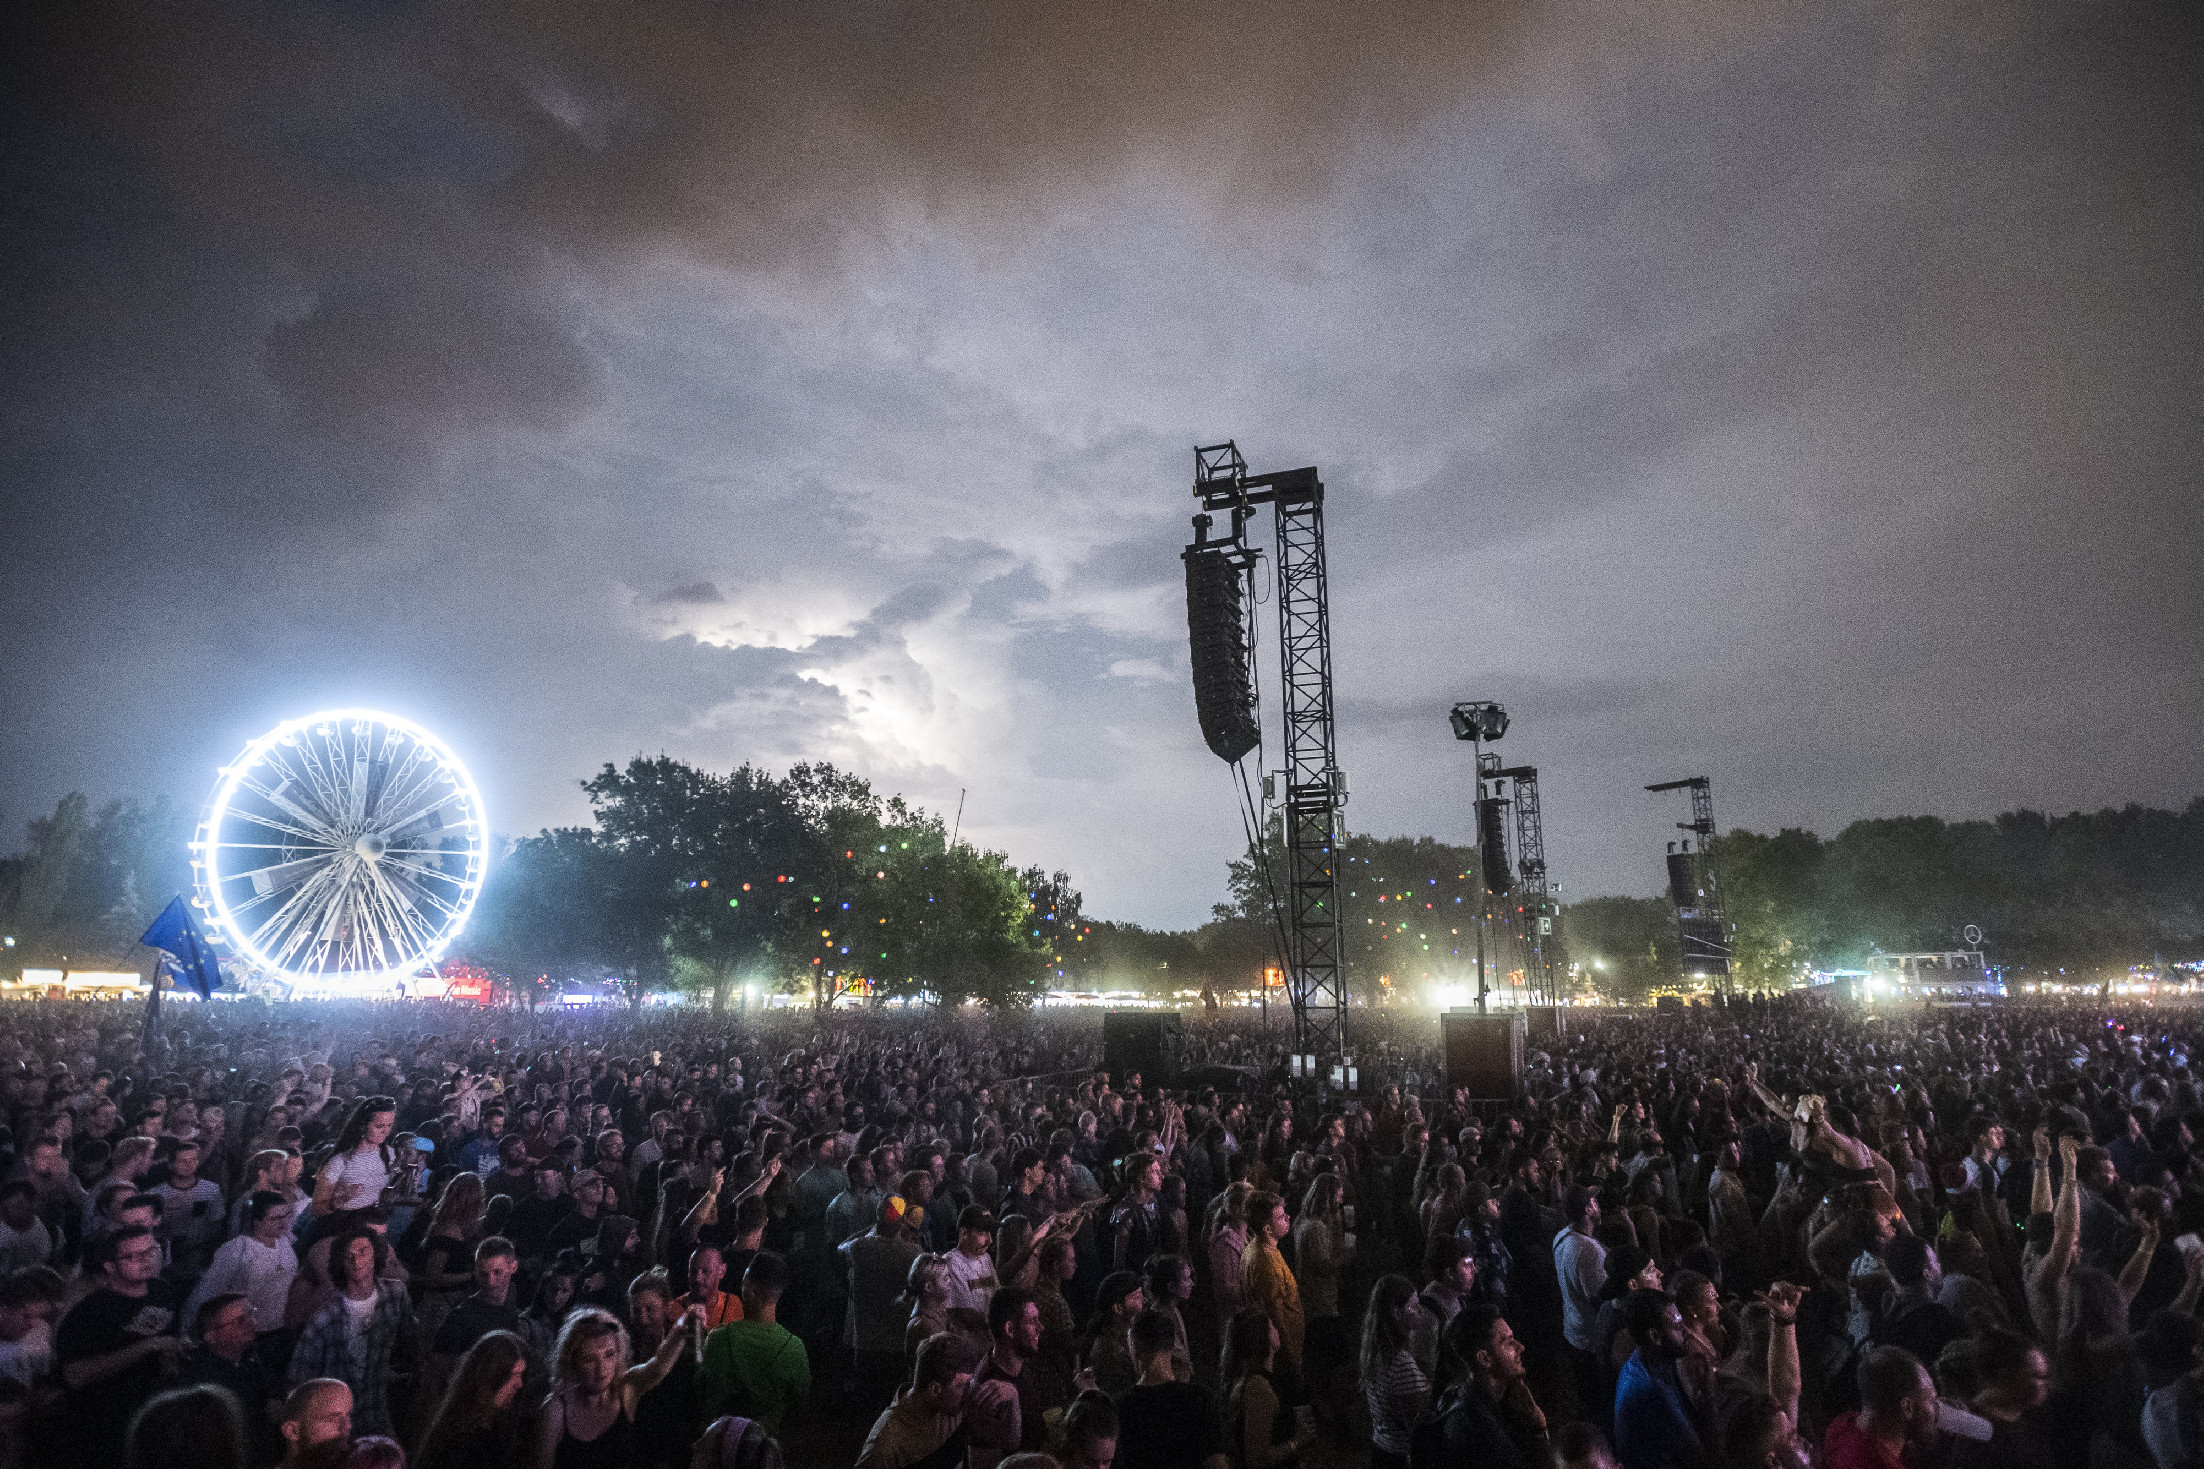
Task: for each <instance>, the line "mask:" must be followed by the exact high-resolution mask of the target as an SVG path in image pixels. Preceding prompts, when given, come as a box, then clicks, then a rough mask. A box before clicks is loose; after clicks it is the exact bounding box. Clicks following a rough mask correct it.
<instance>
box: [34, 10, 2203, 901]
mask: <svg viewBox="0 0 2204 1469" xmlns="http://www.w3.org/2000/svg"><path fill="white" fill-rule="evenodd" d="M2198 17H2199V7H2197V6H2194V5H2192V4H2172V3H2168V4H2156V5H2148V4H2127V3H2090V4H2066V5H2046V4H2033V3H2027V0H2020V3H1996V4H1977V5H1953V4H1933V3H1931V4H1905V5H1900V4H1882V5H1865V4H1851V3H1845V0H1834V3H1817V4H1789V5H1786V4H1766V5H1761V4H1737V5H1714V4H1706V3H1697V4H1679V5H1661V4H1652V5H1622V4H1614V5H1607V6H1599V5H1588V4H1567V3H1564V4H1552V5H1545V4H1519V3H1518V4H1501V5H1493V6H1489V7H1479V6H1466V5H1445V6H1427V5H1414V4H1405V3H1389V4H1386V5H1382V6H1353V5H1345V4H1337V5H1272V6H1228V5H1223V4H1202V3H1191V0H1169V3H1160V4H1152V5H1151V4H1128V3H1122V0H1117V3H1111V4H1108V5H1103V4H1100V3H1075V4H1061V5H1054V4H1052V5H1030V4H1019V5H1009V4H1003V5H988V4H967V5H887V4H863V3H842V4H831V5H817V4H795V3H790V4H718V5H702V4H698V5H681V4H675V3H664V4H651V5H604V4H589V5H580V4H573V5H562V4H550V3H544V0H524V3H520V0H516V3H509V4H470V3H452V4H440V5H434V6H431V5H418V4H400V3H388V4H379V5H361V4H348V5H341V6H340V5H329V4H310V3H309V4H291V3H286V4H280V5H265V6H263V5H253V4H245V3H237V0H227V3H221V4H207V5H198V4H188V3H164V4H161V5H144V4H127V5H125V4H93V3H84V0H75V3H67V4H54V5H38V6H30V7H24V8H19V9H18V10H17V11H16V12H15V14H14V18H13V19H11V20H9V21H8V22H6V25H7V26H8V28H9V31H8V40H7V43H6V45H5V47H4V49H0V116H4V117H5V126H6V134H7V135H6V141H5V147H4V148H0V170H4V178H0V182H4V185H5V197H4V200H0V211H4V219H5V236H4V238H5V250H6V271H5V284H4V286H0V372H4V373H5V378H6V392H5V394H4V404H0V412H4V413H5V419H4V422H0V494H4V495H5V504H4V507H0V508H4V516H5V519H4V522H0V523H4V524H5V526H6V535H5V541H4V545H5V548H6V554H5V561H4V565H5V575H4V577H0V673H4V675H5V685H4V687H5V690H6V694H5V698H6V710H7V713H6V718H5V720H4V721H0V821H4V822H5V837H4V838H0V845H12V844H14V843H16V842H18V841H20V833H21V831H22V825H21V823H22V822H23V821H24V820H25V819H26V818H28V817H30V816H33V815H36V814H38V813H39V812H40V811H42V810H50V809H51V807H52V804H53V802H54V801H55V800H56V799H57V798H58V797H59V796H60V795H61V794H63V793H64V792H65V791H68V790H70V789H73V788H81V789H83V790H85V791H87V792H88V793H90V794H91V795H93V796H94V798H95V799H105V798H110V797H116V796H124V795H137V796H141V797H152V796H156V795H160V794H164V793H166V794H168V795H170V796H171V797H172V798H174V799H177V800H179V801H182V802H184V803H186V804H190V805H196V804H197V803H198V802H199V801H201V800H203V799H204V798H205V796H206V794H207V791H208V790H209V788H210V787H211V785H212V783H213V778H214V773H215V767H216V766H217V765H218V764H221V763H222V762H224V761H225V760H227V759H228V758H230V757H231V756H232V755H233V754H235V753H236V751H237V749H238V748H239V747H241V746H242V745H243V743H244V742H245V741H246V740H247V739H249V738H250V737H252V736H253V735H256V734H258V733H259V732H261V731H262V730H263V729H265V728H267V727H269V726H271V725H273V724H274V723H276V722H277V721H278V720H279V719H282V718H284V717H286V716H290V715H294V714H299V713H304V712H307V711H309V710H312V709H316V708H320V707H324V706H328V705H338V704H362V705H369V706H380V707H386V708H389V709H391V710H392V711H393V712H398V713H402V714H406V715H409V716H411V717H414V718H417V719H419V720H421V721H422V722H424V723H426V724H428V725H429V726H430V727H432V728H434V729H436V730H437V731H439V732H440V733H441V734H443V735H444V737H445V738H446V739H447V740H448V741H450V742H451V743H452V744H453V745H454V746H455V747H456V748H457V749H458V750H459V752H460V753H461V754H462V756H463V757H465V758H466V759H467V760H468V762H469V764H470V765H471V766H472V767H473V769H474V771H475V773H476V775H477V777H478V778H479V780H480V782H481V784H482V787H483V790H484V794H485V796H486V799H487V801H488V804H489V807H490V813H491V817H492V824H493V826H494V827H495V828H497V829H498V830H500V831H503V832H507V833H519V832H526V831H533V830H534V829H536V828H537V827H539V826H542V825H545V824H554V823H563V822H571V821H575V820H578V819H580V818H581V817H582V816H583V815H584V814H585V812H586V806H585V803H584V802H583V799H582V797H581V794H580V792H579V790H578V787H577V784H576V782H577V781H578V780H579V779H580V778H581V777H584V776H586V775H588V774H589V773H591V772H592V771H593V770H594V769H595V768H596V767H597V766H598V765H599V764H601V763H602V762H603V761H605V760H608V759H611V760H622V759H625V758H626V757H628V756H630V755H633V754H635V753H638V752H647V753H657V752H659V751H664V752H666V753H669V754H672V755H675V756H679V757H681V758H684V759H689V760H694V761H698V762H702V763H705V764H709V765H713V766H720V767H724V766H728V765H732V764H734V763H737V762H740V761H742V760H746V759H747V760H753V761H758V762H762V763H765V764H767V765H770V766H775V767H781V766H785V765H786V764H788V763H789V762H791V761H794V760H798V759H804V758H825V759H831V760H834V761H837V762H840V763H842V764H845V765H847V766H849V767H851V768H853V769H856V770H858V771H860V772H862V773H864V774H865V775H867V776H869V777H871V778H872V779H873V780H874V781H875V783H876V784H877V785H879V786H880V787H882V788H884V789H887V790H897V791H902V792H905V793H907V794H909V795H911V796H912V797H914V798H916V799H919V800H921V801H924V802H926V803H927V804H929V805H932V806H935V807H936V808H938V809H941V810H942V811H943V812H944V813H947V812H950V811H953V810H954V808H955V806H956V803H957V800H958V793H959V791H960V789H964V790H968V791H969V797H968V801H967V805H966V808H965V817H964V830H965V833H966V834H967V835H969V836H973V837H976V838H978V839H980V840H981V841H983V842H986V843H989V844H992V845H996V846H1000V847H1003V848H1005V849H1007V850H1008V851H1009V852H1010V853H1011V854H1012V855H1013V856H1014V857H1015V858H1016V859H1018V860H1019V861H1021V862H1026V861H1037V862H1043V863H1046V864H1048V865H1050V866H1061V867H1065V868H1068V869H1069V870H1070V871H1071V873H1072V874H1073V876H1074V878H1075V880H1076V881H1077V882H1078V884H1079V885H1080V886H1081V887H1082V888H1083V889H1084V890H1085V892H1086V894H1087V900H1088V908H1089V911H1091V912H1094V913H1097V914H1100V915H1105V916H1111V917H1121V918H1128V919H1133V920H1137V921H1140V922H1144V923H1148V924H1153V925H1167V926H1183V925H1187V924H1190V923H1193V922H1197V921H1199V920H1200V919H1202V918H1203V917H1205V916H1206V914H1207V910H1208V907H1209V905H1210V904H1211V903H1212V902H1214V901H1217V900H1218V899H1219V898H1221V897H1222V896H1223V891H1222V890H1223V880H1222V879H1223V865H1224V863H1225V861H1226V859H1227V858H1228V857H1230V856H1231V855H1233V854H1234V852H1235V851H1236V850H1237V848H1238V847H1239V845H1240V827H1239V824H1238V820H1237V818H1236V817H1235V815H1234V806H1233V795H1232V790H1231V787H1230V785H1229V783H1228V778H1227V773H1226V771H1225V769H1224V768H1223V767H1222V766H1221V765H1220V764H1219V763H1218V762H1217V761H1216V760H1215V759H1214V757H1212V756H1211V755H1210V754H1209V753H1208V752H1207V750H1206V749H1205V748H1204V747H1203V745H1202V742H1201V738H1200V735H1199V733H1198V731H1197V729H1196V726H1195V722H1194V713H1193V699H1192V695H1191V692H1190V688H1189V685H1188V678H1187V671H1186V650H1185V628H1184V610H1183V601H1182V590H1181V584H1180V580H1179V577H1180V567H1179V562H1178V557H1177V552H1178V549H1179V547H1180V545H1181V544H1182V543H1183V542H1184V541H1185V540H1186V539H1188V527H1187V516H1188V515H1189V514H1190V513H1191V511H1192V509H1193V504H1192V501H1191V498H1190V495H1189V492H1188V489H1189V482H1190V480H1191V476H1192V455H1191V453H1190V450H1191V448H1192V446H1193V445H1194V444H1195V443H1197V442H1209V441H1213V440H1217V439H1222V438H1227V437H1231V438H1236V439H1237V440H1238V441H1239V443H1240V445H1241V447H1242V448H1243V450H1244V451H1245V452H1246V453H1247V454H1248V456H1249V458H1250V460H1251V461H1252V463H1253V465H1254V467H1255V468H1257V469H1273V468H1287V467H1291V466H1294V465H1300V464H1308V463H1314V464H1317V465H1319V466H1321V468H1322V470H1323V475H1324V479H1325V482H1326V485H1327V487H1328V490H1329V502H1328V503H1329V515H1328V528H1329V532H1330V551H1331V562H1330V566H1331V577H1332V581H1331V585H1332V594H1333V624H1332V626H1333V647H1334V661H1335V666H1336V669H1337V673H1338V681H1339V682H1338V689H1339V701H1340V730H1339V748H1340V759H1341V763H1342V765H1343V766H1344V768H1345V769H1346V771H1347V775H1348V779H1349V783H1350V787H1351V789H1352V792H1353V798H1352V801H1351V804H1350V805H1349V807H1348V810H1347V816H1348V819H1349V822H1350V824H1351V825H1352V826H1353V827H1355V828H1357V829H1360V830H1364V831H1369V832H1373V833H1376V834H1379V835H1394V834H1399V833H1404V832H1431V833H1433V834H1436V835H1439V836H1442V837H1448V838H1452V839H1463V838H1465V837H1466V836H1467V834H1468V832H1469V830H1470V826H1471V822H1470V819H1469V807H1468V791H1467V788H1466V780H1465V776H1466V770H1467V766H1468V752H1467V749H1466V747H1463V746H1458V745H1456V744H1455V743H1454V742H1453V740H1452V739H1451V738H1450V737H1449V735H1448V732H1447V727H1446V718H1445V714H1446V709H1447V707H1448V706H1449V705H1450V704H1452V703H1453V702H1454V701H1456V700H1458V699H1466V698H1491V699H1498V700H1500V701H1502V702H1503V703H1505V704H1506V705H1507V706H1508V707H1509V709H1510V710H1511V712H1512V713H1513V715H1514V717H1515V727H1514V729H1513V731H1512V732H1511V733H1510V734H1509V736H1508V739H1507V741H1506V744H1505V746H1504V747H1503V752H1504V753H1505V754H1506V755H1507V756H1508V757H1509V758H1510V759H1511V760H1517V761H1529V762H1533V763H1536V764H1538V765H1539V766H1540V767H1541V768H1542V769H1543V771H1544V782H1543V784H1544V789H1545V799H1546V820H1547V833H1548V852H1549V857H1550V860H1551V862H1552V866H1553V871H1554V873H1555V875H1556V877H1557V878H1558V880H1559V882H1560V883H1561V885H1562V889H1563V893H1564V896H1566V897H1571V898H1576V897H1585V896H1590V895H1592V894H1595V893H1605V892H1617V891H1620V892H1638V893H1651V892H1653V891H1655V890H1656V889H1657V887H1658V885H1659V881H1660V870H1659V853H1660V851H1661V848H1662V844H1663V843H1664V841H1665V840H1667V839H1668V838H1669V837H1670V836H1673V835H1674V832H1673V828H1672V823H1673V822H1674V821H1676V820H1680V819H1682V818H1683V817H1684V816H1685V814H1686V812H1685V810H1684V808H1683V802H1682V798H1681V797H1680V796H1671V797H1667V798H1658V797H1650V796H1646V795H1645V794H1643V793H1642V792H1641V791H1640V789H1639V787H1640V786H1642V785H1643V784H1645V783H1646V782H1647V781H1650V780H1657V779H1662V778H1666V777H1671V776H1678V775H1687V774H1699V773H1704V774H1707V775H1710V776H1712V777H1713V780H1714V794H1715V800H1716V814H1717V816H1718V817H1719V818H1720V819H1721V821H1722V824H1723V825H1724V826H1725V827H1727V826H1730V825H1748V826H1753V827H1757V828H1762V829H1768V828H1773V827H1777V826H1781V825H1797V824H1805V825H1809V826H1813V827H1815V828H1817V829H1820V830H1822V831H1824V832H1825V833H1828V832H1834V831H1835V830H1837V829H1839V828H1841V827H1842V826H1843V825H1844V824H1845V823H1847V822H1849V821H1851V820H1854V819H1857V818H1860V817H1865V816H1877V815H1896V814H1905V813H1912V812H1934V813H1938V814H1941V815H1945V816H1951V817H1967V816H1983V815H1988V814H1991V813H1994V812H1996V811H1999V810H2002V809H2007V808H2010V807H2013V806H2018V805H2028V806H2035V807H2039V808H2050V809H2053V810H2059V811H2064V810H2069V809H2074V808H2078V807H2079V808H2085V807H2093V806H2097V805H2103V804H2108V803H2123V802H2127V801H2131V800H2133V801H2142V802H2146V803H2157V804H2175V803H2181V802H2185V801H2186V800H2188V799H2189V798H2191V797H2193V796H2194V795H2196V794H2198V792H2199V790H2200V788H2204V780H2200V771H2204V733H2200V730H2204V660H2200V658H2199V654H2198V647H2199V641H2198V640H2199V634H2200V632H2204V612H2200V610H2199V609H2200V600H2204V592H2200V590H2199V588H2200V586H2204V576H2200V575H2199V570H2198V557H2199V548H2200V545H2204V534H2200V533H2204V509H2200V503H2204V497H2200V494H2199V472H2198V465H2199V451H2200V449H2204V429H2200V427H2199V424H2200V422H2204V418H2200V411H2204V401H2200V399H2204V390H2200V385H2204V374H2200V370H2199V369H2200V366H2204V362H2200V358H2204V310H2200V286H2199V279H2200V274H2204V247H2200V244H2199V241H2200V240H2204V190H2200V181H2204V86H2199V85H2198V84H2197V82H2196V78H2197V77H2199V76H2204V22H2200V20H2199V18H2198ZM1266 534H1267V532H1266ZM1275 686H1276V682H1275V676H1274V675H1269V676H1266V687H1267V688H1270V689H1275ZM1271 735H1272V742H1273V743H1272V750H1273V756H1274V758H1275V751H1276V724H1275V716H1273V717H1272V720H1271Z"/></svg>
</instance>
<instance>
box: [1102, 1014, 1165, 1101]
mask: <svg viewBox="0 0 2204 1469" xmlns="http://www.w3.org/2000/svg"><path fill="white" fill-rule="evenodd" d="M1185 1045H1186V1031H1185V1027H1184V1025H1182V1024H1181V1022H1180V1020H1179V1017H1178V1016H1177V1015H1175V1014H1172V1013H1171V1012H1170V1011H1168V1010H1112V1011H1110V1012H1109V1013H1108V1014H1106V1015H1104V1016H1103V1017H1102V1066H1103V1069H1105V1070H1106V1071H1108V1072H1109V1073H1110V1084H1111V1085H1112V1086H1123V1085H1124V1084H1125V1079H1126V1078H1127V1077H1129V1076H1131V1075H1132V1074H1133V1073H1134V1072H1136V1071H1137V1072H1139V1073H1140V1079H1141V1082H1142V1084H1143V1085H1146V1086H1151V1087H1155V1086H1170V1085H1171V1084H1172V1083H1173V1082H1175V1081H1176V1080H1177V1079H1178V1074H1179V1057H1180V1055H1181V1053H1182V1052H1183V1051H1184V1049H1185Z"/></svg>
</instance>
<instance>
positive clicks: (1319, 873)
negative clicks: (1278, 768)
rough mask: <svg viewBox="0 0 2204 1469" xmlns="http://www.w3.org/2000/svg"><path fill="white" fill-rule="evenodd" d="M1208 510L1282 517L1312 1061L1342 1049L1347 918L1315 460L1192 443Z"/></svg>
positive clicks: (1298, 1015)
mask: <svg viewBox="0 0 2204 1469" xmlns="http://www.w3.org/2000/svg"><path fill="white" fill-rule="evenodd" d="M1194 495H1195V497H1196V498H1197V499H1199V500H1200V501H1201V504H1202V508H1203V509H1204V510H1205V511H1212V512H1214V511H1231V512H1234V519H1233V526H1234V529H1235V530H1237V529H1238V528H1239V526H1240V525H1241V524H1242V523H1244V520H1245V517H1246V515H1247V513H1248V512H1249V510H1250V509H1251V508H1252V507H1254V506H1257V505H1262V504H1268V505H1270V506H1271V507H1272V508H1273V510H1274V511H1275V513H1276V516H1277V523H1278V652H1279V667H1280V674H1281V682H1282V683H1283V685H1284V688H1283V691H1282V700H1283V704H1284V710H1285V733H1286V749H1285V769H1284V775H1285V790H1284V793H1283V794H1284V797H1285V812H1284V815H1285V837H1286V898H1285V906H1286V920H1287V921H1286V943H1287V952H1286V992H1287V997H1288V999H1289V1000H1290V1001H1291V1002H1292V1005H1293V1033H1294V1049H1295V1052H1296V1053H1297V1054H1302V1055H1313V1056H1315V1057H1316V1058H1317V1065H1318V1067H1319V1068H1328V1067H1329V1066H1331V1065H1332V1064H1333V1063H1335V1062H1337V1061H1339V1060H1341V1059H1342V1058H1343V1057H1344V1056H1345V1054H1346V1049H1347V993H1346V983H1345V981H1346V975H1345V965H1344V962H1343V956H1344V953H1345V947H1346V945H1345V927H1344V924H1343V922H1342V919H1341V916H1340V903H1339V860H1338V852H1339V843H1340V839H1341V836H1342V833H1343V826H1342V823H1341V821H1340V815H1339V809H1340V807H1341V805H1342V804H1343V803H1344V802H1345V799H1346V782H1345V779H1344V778H1343V777H1342V776H1341V774H1340V771H1339V760H1338V755H1337V749H1336V745H1335V741H1334V736H1333V720H1332V639H1331V610H1330V605H1329V599H1328V593H1327V587H1326V579H1325V569H1324V483H1323V481H1322V480H1321V479H1319V478H1318V477H1317V472H1316V469H1315V467H1314V466H1313V465H1312V466H1309V467H1306V468H1302V469H1288V470H1281V471H1279V472H1277V473H1274V474H1256V475H1251V474H1249V473H1248V472H1247V461H1246V460H1245V459H1243V458H1242V457H1241V456H1240V451H1239V448H1238V447H1237V445H1235V444H1233V443H1230V442H1227V443H1223V444H1212V445H1208V446H1205V447H1201V448H1197V449H1196V450H1195V451H1194Z"/></svg>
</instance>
